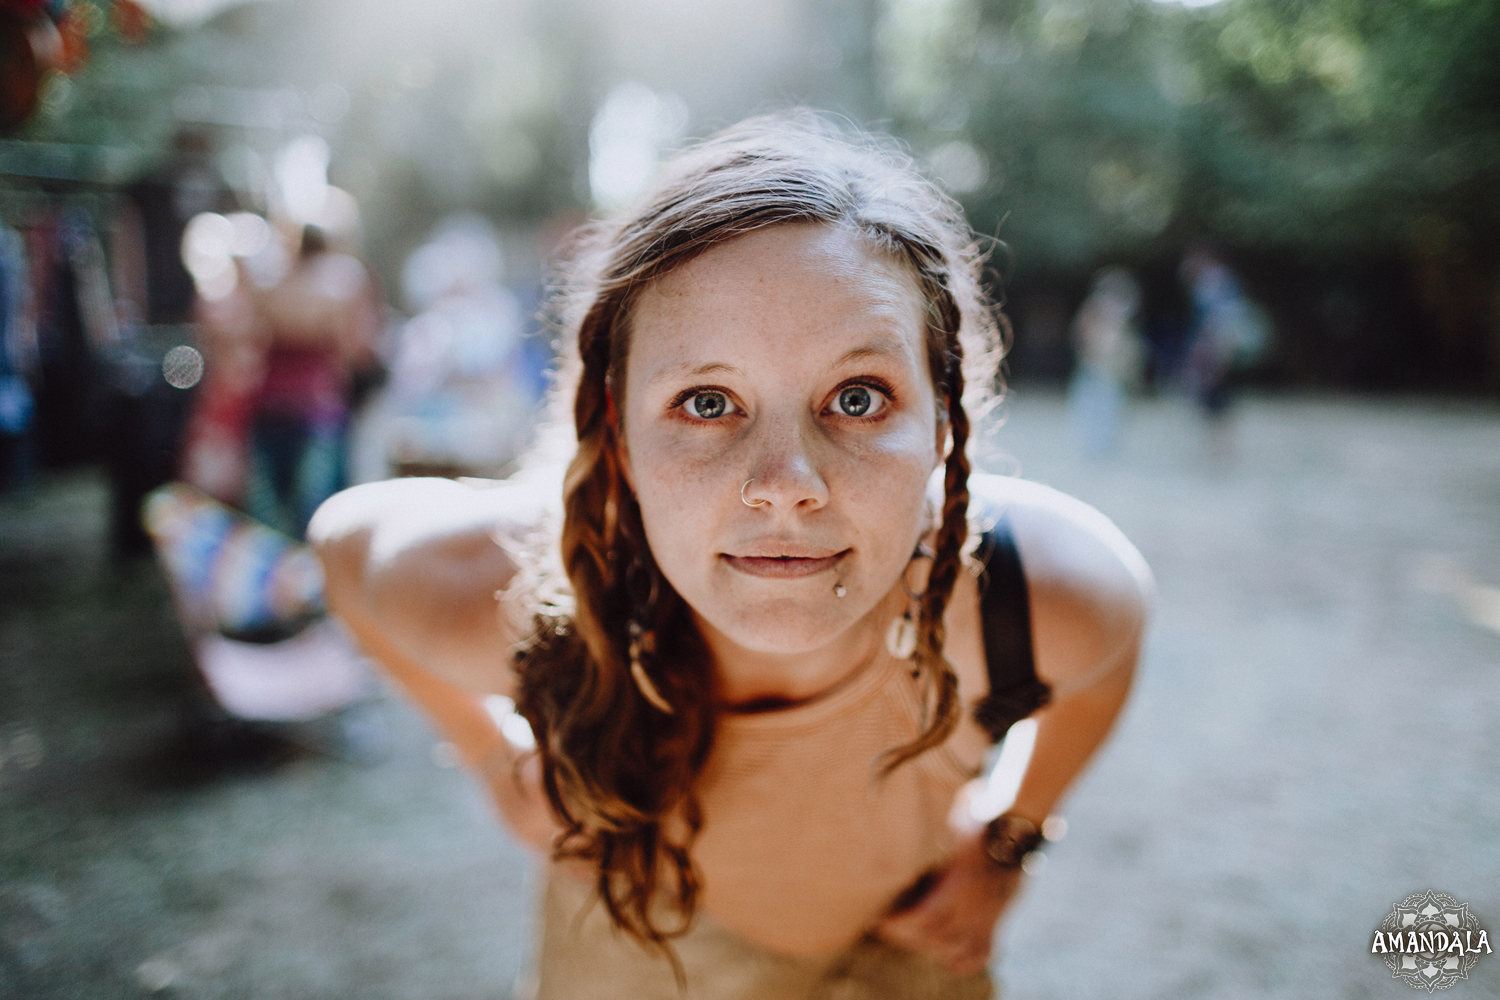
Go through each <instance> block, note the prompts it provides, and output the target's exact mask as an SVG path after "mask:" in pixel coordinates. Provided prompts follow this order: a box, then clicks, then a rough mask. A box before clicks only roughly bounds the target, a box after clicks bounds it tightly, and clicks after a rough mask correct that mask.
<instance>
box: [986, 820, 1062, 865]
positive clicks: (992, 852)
mask: <svg viewBox="0 0 1500 1000" xmlns="http://www.w3.org/2000/svg"><path fill="white" fill-rule="evenodd" d="M1046 839H1047V838H1046V836H1044V835H1043V833H1042V831H1041V829H1040V828H1038V827H1037V825H1036V824H1035V823H1033V822H1032V821H1031V820H1029V819H1027V818H1026V817H1025V816H1018V815H1016V814H1015V813H1002V814H1001V815H999V816H996V817H995V818H994V819H992V820H990V821H989V822H988V823H986V824H985V827H984V853H985V854H987V855H989V858H990V860H991V861H993V862H994V863H995V864H997V865H999V866H1000V867H1001V868H1020V867H1021V866H1022V865H1023V864H1024V863H1025V862H1026V857H1027V855H1029V854H1031V853H1033V852H1034V851H1036V850H1037V849H1038V848H1040V847H1041V846H1042V843H1043V842H1044V841H1045V840H1046Z"/></svg>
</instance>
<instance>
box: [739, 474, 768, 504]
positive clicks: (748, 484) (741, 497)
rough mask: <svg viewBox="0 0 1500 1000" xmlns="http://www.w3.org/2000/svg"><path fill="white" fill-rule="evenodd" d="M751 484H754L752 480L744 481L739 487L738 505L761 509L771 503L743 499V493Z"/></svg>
mask: <svg viewBox="0 0 1500 1000" xmlns="http://www.w3.org/2000/svg"><path fill="white" fill-rule="evenodd" d="M753 482H755V480H754V479H747V480H745V485H744V486H741V487H740V503H742V504H744V505H745V506H746V507H761V506H764V505H765V504H768V503H770V502H771V501H769V500H747V499H746V498H745V491H746V490H748V489H749V488H750V484H751V483H753Z"/></svg>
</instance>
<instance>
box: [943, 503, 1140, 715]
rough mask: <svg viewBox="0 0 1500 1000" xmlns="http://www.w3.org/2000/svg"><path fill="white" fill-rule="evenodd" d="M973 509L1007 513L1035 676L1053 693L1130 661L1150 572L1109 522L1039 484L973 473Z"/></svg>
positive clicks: (1088, 681) (1092, 679)
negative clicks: (1022, 581) (1021, 576)
mask: <svg viewBox="0 0 1500 1000" xmlns="http://www.w3.org/2000/svg"><path fill="white" fill-rule="evenodd" d="M970 492H971V494H972V495H973V497H974V499H975V505H976V506H977V507H981V508H982V509H986V510H990V511H994V512H996V513H999V512H1000V511H1004V512H1005V513H1006V515H1007V516H1008V519H1009V521H1010V524H1011V528H1012V531H1013V533H1014V535H1015V539H1016V547H1017V549H1018V550H1019V551H1020V555H1021V563H1022V566H1023V568H1024V570H1025V573H1026V584H1027V590H1028V593H1029V595H1030V598H1031V619H1032V632H1033V645H1034V648H1035V653H1036V661H1037V672H1038V674H1039V675H1040V676H1041V677H1042V679H1043V680H1045V681H1046V682H1047V683H1048V684H1050V685H1051V686H1052V687H1053V689H1054V692H1055V693H1058V694H1062V693H1066V691H1068V690H1070V689H1077V688H1081V687H1088V686H1090V685H1092V684H1094V683H1096V682H1098V681H1100V680H1101V679H1103V678H1104V677H1105V676H1107V675H1109V674H1111V673H1112V672H1114V671H1115V670H1116V669H1119V668H1120V667H1122V666H1123V665H1125V664H1127V663H1128V664H1133V663H1134V659H1135V654H1136V652H1137V651H1138V649H1139V646H1140V641H1141V636H1142V634H1143V632H1144V631H1145V626H1146V622H1147V619H1148V617H1149V613H1150V605H1151V600H1152V597H1153V595H1154V590H1155V584H1154V582H1153V581H1152V578H1151V570H1150V569H1149V568H1148V567H1147V565H1146V561H1145V560H1144V559H1143V558H1142V557H1141V554H1140V552H1138V551H1137V550H1136V548H1135V546H1134V545H1132V544H1131V543H1130V541H1129V540H1128V539H1126V537H1125V536H1124V534H1123V533H1121V531H1120V530H1119V529H1118V528H1117V527H1115V525H1114V523H1113V522H1111V521H1110V520H1109V518H1107V517H1105V516H1104V515H1103V514H1101V513H1100V512H1099V511H1097V510H1095V509H1094V508H1093V507H1090V506H1089V505H1088V504H1086V503H1084V502H1083V501H1081V500H1078V499H1076V498H1074V497H1070V496H1068V495H1067V494H1065V493H1061V492H1059V491H1057V490H1054V489H1052V488H1050V487H1047V486H1043V485H1041V484H1040V483H1032V482H1027V481H1026V480H1022V479H1014V478H1009V477H1005V476H994V475H987V474H975V475H974V476H972V477H971V479H970Z"/></svg>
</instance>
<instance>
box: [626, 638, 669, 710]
mask: <svg viewBox="0 0 1500 1000" xmlns="http://www.w3.org/2000/svg"><path fill="white" fill-rule="evenodd" d="M654 652H656V633H655V632H653V631H651V630H650V629H647V628H642V627H641V623H640V622H638V621H636V620H634V619H631V622H630V677H631V679H632V680H634V681H635V686H636V687H637V688H639V689H640V692H641V696H642V697H643V698H645V699H646V700H647V701H649V702H650V703H651V704H652V705H653V706H655V707H656V709H657V710H658V711H660V712H664V713H665V714H667V715H671V714H672V705H671V703H670V702H668V701H667V699H665V698H663V697H662V696H661V692H660V691H658V690H656V685H655V684H653V683H652V681H651V675H649V674H647V673H646V667H645V664H643V663H642V662H641V654H642V653H645V654H647V655H650V654H651V653H654Z"/></svg>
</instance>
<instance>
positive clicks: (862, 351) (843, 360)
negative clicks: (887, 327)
mask: <svg viewBox="0 0 1500 1000" xmlns="http://www.w3.org/2000/svg"><path fill="white" fill-rule="evenodd" d="M910 357H911V351H910V350H908V348H907V345H906V342H905V341H903V340H898V339H895V338H889V339H887V338H881V339H880V340H877V341H873V342H871V343H868V344H861V345H860V346H859V347H855V348H852V349H850V350H848V351H846V352H845V353H844V354H843V355H842V356H840V357H839V359H838V360H837V361H835V362H834V363H833V367H835V368H838V367H840V366H842V365H847V364H852V363H853V362H856V361H864V360H865V359H867V358H890V359H892V360H897V361H905V360H907V359H908V358H910Z"/></svg>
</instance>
